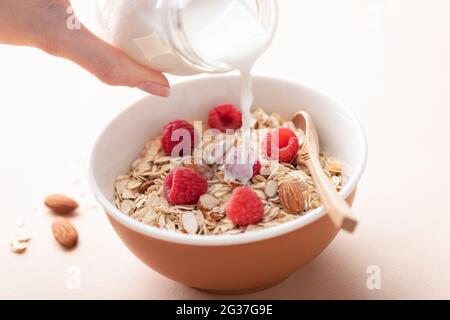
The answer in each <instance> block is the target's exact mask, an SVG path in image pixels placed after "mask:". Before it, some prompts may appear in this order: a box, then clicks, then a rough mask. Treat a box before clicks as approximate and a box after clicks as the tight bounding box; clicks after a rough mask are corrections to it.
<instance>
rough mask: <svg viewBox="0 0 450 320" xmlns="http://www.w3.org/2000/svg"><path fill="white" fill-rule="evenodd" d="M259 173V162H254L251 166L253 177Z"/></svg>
mask: <svg viewBox="0 0 450 320" xmlns="http://www.w3.org/2000/svg"><path fill="white" fill-rule="evenodd" d="M260 173H261V162H259V161H258V160H256V162H255V164H254V165H253V176H257V175H258V174H260Z"/></svg>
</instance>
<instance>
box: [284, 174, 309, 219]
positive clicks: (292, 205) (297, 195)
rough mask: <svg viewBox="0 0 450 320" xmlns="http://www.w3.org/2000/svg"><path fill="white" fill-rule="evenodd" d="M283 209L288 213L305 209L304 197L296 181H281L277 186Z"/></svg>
mask: <svg viewBox="0 0 450 320" xmlns="http://www.w3.org/2000/svg"><path fill="white" fill-rule="evenodd" d="M278 195H279V197H280V202H281V205H282V206H283V209H284V210H286V211H287V212H289V213H302V212H303V211H304V210H305V199H304V198H303V190H302V187H301V184H300V183H299V182H298V181H290V182H284V183H282V184H281V185H280V186H279V188H278Z"/></svg>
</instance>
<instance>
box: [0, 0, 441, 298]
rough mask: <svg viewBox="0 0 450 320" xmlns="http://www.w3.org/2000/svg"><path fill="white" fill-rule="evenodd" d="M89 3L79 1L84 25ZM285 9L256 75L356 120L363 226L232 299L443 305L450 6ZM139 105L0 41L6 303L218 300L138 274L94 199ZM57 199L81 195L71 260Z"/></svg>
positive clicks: (1, 286)
mask: <svg viewBox="0 0 450 320" xmlns="http://www.w3.org/2000/svg"><path fill="white" fill-rule="evenodd" d="M87 3H88V1H85V0H84V1H82V0H77V1H74V5H75V4H76V9H78V10H80V16H83V15H82V14H81V12H83V10H84V12H85V16H86V21H88V20H89V18H88V16H89V14H88V13H89V10H90V9H91V4H87ZM280 6H281V17H280V29H279V32H278V35H277V38H276V39H275V41H274V43H273V46H272V47H271V48H270V50H269V51H268V52H267V54H266V55H265V56H264V57H263V58H262V59H261V60H260V62H259V63H258V65H257V67H256V70H255V73H258V74H265V75H274V76H280V77H286V78H291V79H295V80H298V81H302V82H306V83H309V84H312V85H314V86H316V87H319V88H322V89H324V90H325V91H328V92H329V93H331V94H332V95H334V96H336V97H337V98H338V99H340V100H341V101H342V102H344V103H345V104H346V105H347V106H348V107H349V108H350V109H351V110H352V111H353V112H354V113H355V114H356V115H357V116H358V117H359V118H360V120H361V122H362V123H363V126H364V128H365V129H366V132H367V135H368V139H369V144H370V155H369V162H368V167H367V171H366V173H365V175H364V178H363V180H362V181H361V184H360V192H359V194H358V196H357V199H356V202H355V207H354V209H355V213H356V214H357V215H358V217H359V218H360V220H361V223H360V226H359V228H358V230H357V232H356V233H355V234H354V235H348V234H340V235H339V236H338V237H337V239H336V240H335V241H334V242H333V243H332V245H331V246H330V247H329V248H328V249H327V250H326V251H325V252H324V253H323V254H322V255H321V256H320V257H318V258H317V259H316V260H315V261H314V262H313V263H311V264H310V265H308V266H307V267H305V268H304V269H302V270H300V271H299V272H297V273H296V274H294V275H293V276H292V277H291V278H290V279H288V280H287V281H285V282H284V283H282V284H280V285H278V286H276V287H274V288H271V289H269V290H266V291H262V292H258V293H255V294H251V295H246V296H238V297H236V298H251V299H253V298H257V299H286V298H287V299H307V298H308V299H311V298H312V299H316V298H323V299H339V298H343V299H354V298H360V299H361V298H364V299H377V298H381V299H388V298H394V299H399V298H406V299H417V298H438V299H441V298H447V299H449V298H450V249H449V244H450V232H449V230H450V211H449V209H448V207H447V206H446V201H447V200H448V199H450V170H449V168H448V166H449V163H450V151H449V150H450V148H449V141H448V139H449V137H450V125H449V124H448V119H449V117H450V112H449V110H450V109H449V105H450V90H449V89H450V59H449V57H450V45H449V39H450V19H449V12H450V2H448V1H446V0H435V1H425V0H414V1H412V0H409V1H408V0H396V1H388V0H342V1H333V0H315V1H285V0H280ZM182 80H184V79H181V78H174V77H172V78H171V81H172V83H176V82H178V81H182ZM142 96H143V93H141V92H138V91H136V90H132V89H126V88H110V87H107V86H105V85H103V84H101V83H99V82H98V81H97V80H96V79H94V78H93V77H92V76H90V75H89V74H87V73H86V72H84V71H83V70H81V69H80V68H78V67H77V66H75V65H73V64H71V63H68V62H66V61H64V60H61V59H56V58H54V57H49V56H46V55H45V54H43V53H41V52H39V51H37V50H34V49H27V48H15V47H7V46H0V145H1V147H2V149H1V158H2V159H1V160H0V163H1V170H0V199H1V201H0V217H1V219H2V220H1V223H0V298H58V299H86V298H87V299H90V298H111V299H119V298H124V299H217V298H221V297H220V296H215V295H211V294H207V293H204V292H200V291H197V290H194V289H191V288H188V287H185V286H183V285H180V284H177V283H175V282H173V281H171V280H168V279H166V278H164V277H162V276H160V275H159V274H157V273H156V272H154V271H152V270H151V269H149V268H147V267H146V266H145V265H143V264H142V263H141V262H140V261H139V260H138V259H137V258H135V257H134V256H133V255H132V254H131V253H130V252H129V251H128V250H127V249H126V248H125V246H124V245H122V243H121V241H120V240H119V239H118V237H117V236H116V235H115V233H114V232H113V230H112V228H111V227H110V226H109V224H108V223H107V221H106V217H105V215H104V213H103V212H102V211H101V210H100V209H99V208H98V207H96V204H95V201H94V200H93V198H92V196H91V195H90V193H89V188H88V187H87V185H86V179H85V176H86V169H87V159H88V157H89V150H90V147H91V146H92V143H93V140H94V138H95V137H96V136H97V134H98V133H99V132H100V130H101V129H102V127H104V126H105V124H106V123H107V121H108V120H109V119H111V118H112V117H113V116H114V115H116V114H117V113H118V112H119V111H120V110H122V109H123V108H125V107H126V106H127V105H129V104H130V103H131V102H133V101H134V100H136V99H137V98H139V97H142ZM118 152H120V150H118ZM51 192H65V193H68V194H71V195H73V196H75V197H77V198H78V199H79V200H80V203H81V206H82V210H80V214H79V215H78V216H76V217H74V218H73V219H72V221H73V223H74V224H75V225H76V226H77V228H78V229H79V232H80V243H79V246H78V247H77V248H76V250H74V251H71V252H67V251H64V250H62V249H61V248H60V247H59V246H58V244H57V243H55V241H54V239H53V238H52V235H51V232H50V224H51V220H52V218H53V216H52V214H50V213H49V212H48V211H47V210H46V209H45V208H43V206H42V199H43V197H44V196H45V195H46V194H48V193H51ZM22 217H24V218H26V220H27V226H28V227H29V229H30V230H31V233H32V235H33V239H32V240H31V242H30V246H29V248H28V250H27V252H26V253H25V254H23V255H16V254H13V253H11V252H10V251H9V243H10V241H11V240H12V239H13V238H14V234H15V229H16V227H15V224H16V221H17V219H19V218H22ZM299 250H301V247H299ZM370 266H377V268H379V270H380V276H381V278H380V279H381V287H380V289H379V290H377V289H375V290H370V289H369V288H368V286H367V279H368V277H369V275H368V273H367V270H368V268H370ZM180 267H181V266H180ZM261 268H264V266H261ZM74 284H75V285H74Z"/></svg>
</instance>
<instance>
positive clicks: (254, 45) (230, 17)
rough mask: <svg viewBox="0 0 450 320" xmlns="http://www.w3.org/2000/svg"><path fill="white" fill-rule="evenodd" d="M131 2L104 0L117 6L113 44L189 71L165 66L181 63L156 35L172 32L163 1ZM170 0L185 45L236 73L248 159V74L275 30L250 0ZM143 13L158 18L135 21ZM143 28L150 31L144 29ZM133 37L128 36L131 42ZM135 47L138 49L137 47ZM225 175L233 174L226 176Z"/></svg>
mask: <svg viewBox="0 0 450 320" xmlns="http://www.w3.org/2000/svg"><path fill="white" fill-rule="evenodd" d="M165 1H168V2H166V5H167V4H168V3H169V2H170V1H171V0H165ZM130 2H133V4H130ZM130 2H126V1H123V0H122V1H120V0H116V1H115V0H107V3H109V4H110V9H111V7H112V5H114V8H116V12H115V13H114V17H115V18H114V21H115V25H113V26H112V28H111V29H112V32H113V34H112V42H113V44H115V45H117V46H118V47H120V48H122V49H123V50H124V51H125V52H127V53H128V54H130V55H131V56H134V57H135V58H136V59H137V60H139V61H140V62H141V63H145V64H146V65H148V66H150V67H152V68H154V69H157V70H160V71H163V72H169V73H174V74H183V73H185V74H188V72H185V70H181V68H180V70H171V69H170V68H169V67H168V66H170V65H179V61H178V60H179V59H177V60H175V59H174V56H175V54H174V53H173V52H171V51H176V50H173V48H174V47H173V46H172V47H171V46H170V45H167V42H168V40H167V38H170V36H167V35H166V36H164V35H163V36H162V37H158V36H157V35H158V33H159V34H161V33H168V34H169V35H173V34H176V33H174V32H172V33H170V32H168V31H167V30H165V29H167V27H168V25H167V24H162V25H158V24H157V21H161V20H162V19H161V16H164V15H167V14H170V10H169V11H166V12H165V11H164V10H163V9H164V8H162V6H163V5H162V4H158V3H159V2H160V1H152V0H134V1H130ZM172 2H173V5H174V6H179V7H178V8H177V9H178V10H177V12H178V14H177V16H176V19H177V21H176V22H177V23H176V25H182V30H183V32H182V41H181V42H183V41H185V42H187V43H188V44H189V49H190V50H192V51H194V52H195V56H196V57H199V58H200V59H201V60H203V61H206V62H208V64H209V65H221V66H223V65H226V66H227V69H228V70H226V71H230V70H238V71H239V72H240V75H241V102H240V108H241V111H242V117H243V119H242V133H243V134H242V141H243V145H244V147H243V148H242V149H243V150H242V151H243V152H244V154H243V157H242V159H248V152H249V146H250V123H251V113H250V109H251V107H252V103H253V94H252V76H251V74H252V69H253V66H254V64H255V62H256V60H257V59H258V58H259V57H260V56H261V55H262V53H263V52H264V51H265V50H266V49H267V47H268V45H269V43H270V40H271V31H273V30H267V26H264V25H263V24H262V23H261V21H260V20H259V18H258V16H257V14H256V13H255V11H254V10H252V8H251V7H250V5H251V3H252V1H246V0H184V1H172ZM264 2H267V3H269V2H272V3H275V8H276V1H275V0H254V1H253V4H255V3H256V4H257V5H258V6H259V8H260V7H262V4H263V3H264ZM169 6H170V4H169ZM145 12H148V13H149V14H151V15H153V16H152V17H149V18H148V19H149V20H151V18H153V20H154V21H156V22H154V21H153V22H151V23H149V22H148V21H139V19H142V17H143V16H145ZM158 15H159V16H158ZM272 15H276V12H272ZM163 18H164V17H163ZM275 20H276V18H275ZM140 22H142V23H140ZM136 26H138V27H136ZM146 28H147V29H148V30H144V29H146ZM272 28H274V26H272ZM145 33H147V34H148V35H146V36H144V37H142V34H145ZM131 38H132V41H130V39H131ZM170 39H172V38H170ZM172 40H173V39H172ZM132 45H134V47H132ZM136 47H138V48H139V50H136ZM175 47H176V48H179V47H177V46H175ZM171 49H172V50H171ZM138 51H140V52H138ZM178 51H179V50H178ZM186 51H189V50H186ZM155 52H156V53H155ZM143 57H145V59H144V58H143ZM175 61H176V63H175ZM193 73H200V72H199V71H196V70H193V72H191V73H190V74H193ZM239 163H242V162H239ZM244 166H245V165H244ZM244 171H247V174H244V176H242V175H241V177H240V180H241V181H242V182H244V183H246V182H248V180H250V179H251V177H252V173H253V171H252V165H250V164H249V165H248V168H245V167H244ZM227 178H229V179H233V178H235V177H233V176H230V175H228V176H227Z"/></svg>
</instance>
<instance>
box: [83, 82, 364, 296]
mask: <svg viewBox="0 0 450 320" xmlns="http://www.w3.org/2000/svg"><path fill="white" fill-rule="evenodd" d="M253 91H254V95H255V101H254V105H255V106H261V107H263V108H264V109H265V110H266V111H268V112H278V113H280V114H281V115H282V116H284V117H286V118H289V117H291V116H292V115H293V114H294V113H295V112H296V111H298V110H306V111H308V112H309V113H310V114H311V115H312V118H313V119H314V121H315V123H316V125H317V130H318V132H319V137H320V143H321V150H322V151H324V152H326V153H329V154H331V155H333V156H334V157H336V158H337V159H339V160H340V161H341V162H342V163H343V165H344V173H345V176H346V183H345V186H344V187H343V189H342V191H341V192H340V195H341V196H342V197H344V198H345V199H347V201H348V202H349V203H350V204H351V203H352V202H353V198H354V196H355V191H356V187H357V183H358V181H359V179H360V178H361V176H362V174H363V171H364V168H365V164H366V158H367V143H366V139H365V135H364V132H363V130H362V128H361V126H360V124H359V123H358V121H357V120H356V119H355V117H354V116H353V115H352V114H351V112H350V111H349V110H348V109H346V108H345V107H344V106H343V105H342V104H340V103H339V102H337V101H336V100H335V99H333V98H331V97H330V96H328V95H327V94H325V93H323V92H321V91H319V90H316V89H313V88H310V87H308V86H306V85H302V84H299V83H295V82H291V81H286V80H281V79H275V78H266V77H254V81H253ZM239 95H240V81H239V78H238V77H236V76H221V77H211V78H205V79H197V80H192V81H187V82H184V83H181V84H178V85H176V86H174V87H173V89H172V94H171V96H170V98H159V97H153V96H148V97H146V98H144V99H142V100H140V101H138V102H136V103H135V104H133V105H131V106H130V107H129V108H127V109H126V110H125V111H124V112H122V113H121V114H119V115H118V116H117V117H116V118H115V119H114V120H112V121H111V123H110V124H109V125H108V126H107V127H106V128H105V129H104V130H103V132H102V133H101V135H100V137H99V138H98V140H97V142H96V145H95V147H94V149H93V152H92V157H91V167H90V178H91V186H92V190H93V193H94V195H95V196H96V198H97V200H98V201H99V202H100V204H101V205H102V207H103V208H104V210H105V211H106V213H107V216H108V218H109V221H110V222H111V224H112V226H113V228H114V230H115V231H116V232H117V234H118V235H119V237H120V238H121V239H122V241H123V243H124V244H125V245H126V246H127V247H128V248H129V249H130V250H131V252H132V253H133V254H134V255H135V256H136V257H138V258H139V259H140V260H142V261H143V262H144V263H145V264H147V265H148V266H149V267H150V268H152V269H154V270H155V271H157V272H159V273H160V274H162V275H164V276H166V277H168V278H170V279H173V280H175V281H177V282H180V283H183V284H185V285H188V286H191V287H194V288H198V289H203V290H208V291H214V292H218V293H241V292H249V291H256V290H259V289H263V288H266V287H269V286H272V285H274V284H276V283H278V282H280V281H282V280H284V279H286V278H288V277H289V276H290V275H291V274H293V273H294V272H296V271H297V270H299V269H300V268H302V267H303V266H305V265H306V264H307V263H309V262H310V261H311V260H313V259H314V258H315V257H317V256H318V255H319V254H320V253H321V252H322V251H323V250H324V249H325V248H326V247H327V246H328V245H329V244H330V243H331V241H332V240H333V239H334V238H335V236H336V234H337V233H338V232H339V230H337V229H336V228H335V227H334V226H333V224H332V222H331V220H330V219H329V217H328V216H327V215H326V212H325V210H324V209H323V208H318V209H315V210H314V211H311V212H309V213H308V214H306V215H305V216H302V217H299V218H297V219H294V220H293V221H290V222H287V223H284V224H281V225H278V226H275V227H273V228H268V229H264V230H261V231H255V232H250V233H245V234H238V235H217V236H209V235H208V236H202V235H188V234H179V233H174V232H170V231H164V230H160V229H158V228H156V227H152V226H148V225H145V224H143V223H140V222H138V221H136V220H134V219H132V218H130V217H128V216H127V215H125V214H123V213H121V212H120V211H119V210H118V209H117V208H116V207H115V205H114V181H115V179H116V177H117V176H118V175H119V174H126V173H127V172H128V169H129V167H130V164H131V163H132V162H133V160H134V159H136V158H137V157H138V155H139V153H140V151H141V150H142V148H143V146H144V145H145V143H146V141H147V140H148V139H149V138H152V137H154V136H156V135H158V134H159V133H160V131H161V129H162V127H163V126H164V124H165V123H167V122H169V121H170V120H173V119H175V118H177V119H189V120H206V119H207V115H208V111H209V110H210V109H211V108H212V107H213V106H215V105H217V104H220V103H224V102H230V103H234V104H236V105H239Z"/></svg>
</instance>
